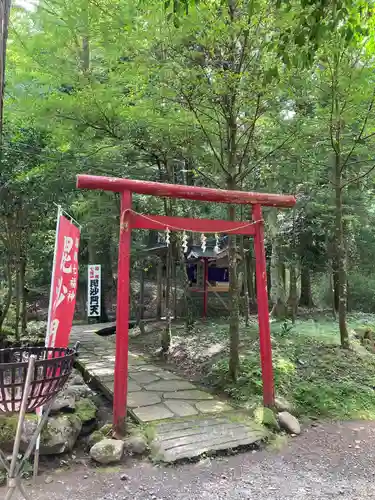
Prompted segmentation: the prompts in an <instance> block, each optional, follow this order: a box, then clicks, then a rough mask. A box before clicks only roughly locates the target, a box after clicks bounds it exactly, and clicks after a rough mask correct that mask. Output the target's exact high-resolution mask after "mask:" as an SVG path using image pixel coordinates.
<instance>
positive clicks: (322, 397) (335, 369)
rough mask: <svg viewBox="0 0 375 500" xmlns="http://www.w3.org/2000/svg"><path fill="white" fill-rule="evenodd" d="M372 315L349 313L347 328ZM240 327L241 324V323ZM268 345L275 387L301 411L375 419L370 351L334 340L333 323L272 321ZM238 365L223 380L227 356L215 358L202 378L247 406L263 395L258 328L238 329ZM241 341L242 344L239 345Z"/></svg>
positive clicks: (373, 359)
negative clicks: (366, 354) (235, 376)
mask: <svg viewBox="0 0 375 500" xmlns="http://www.w3.org/2000/svg"><path fill="white" fill-rule="evenodd" d="M373 320H374V318H373V317H371V318H370V317H369V316H364V315H359V316H353V317H351V321H350V327H352V328H355V327H358V325H361V324H362V325H363V324H366V325H368V324H373ZM241 329H242V330H243V327H241ZM271 330H272V347H273V364H274V375H275V387H276V392H277V394H279V395H282V396H284V397H285V398H286V399H287V400H289V401H290V402H291V403H293V404H294V405H295V407H296V409H297V412H298V414H299V415H300V416H308V417H320V418H335V419H375V392H374V388H375V356H374V357H372V356H369V357H366V358H364V357H361V356H360V355H359V354H358V353H356V352H355V351H353V350H349V351H346V350H343V349H341V347H340V346H339V345H338V327H337V324H336V323H334V322H333V321H332V320H330V319H325V318H323V319H320V320H319V321H314V320H306V321H298V322H297V323H296V325H295V326H294V327H293V328H290V325H288V324H286V325H285V324H284V325H283V324H282V323H273V324H272V325H271ZM245 337H246V342H245V344H246V346H244V347H245V348H243V349H242V351H241V352H242V354H241V370H240V374H239V377H238V381H237V383H235V384H234V383H232V382H230V381H229V380H228V376H227V374H228V361H227V359H220V360H219V361H217V362H216V363H214V364H213V365H212V367H211V369H210V371H209V373H208V376H207V381H208V383H210V385H212V386H214V387H215V388H216V389H217V390H220V391H224V392H226V393H227V394H228V395H229V396H230V397H231V398H233V399H234V400H236V401H237V402H239V403H240V404H242V405H243V406H245V407H247V408H252V407H254V406H255V405H256V404H259V403H260V401H261V399H262V380H261V369H260V359H259V342H258V328H257V326H256V324H253V325H251V327H250V328H249V327H248V328H247V329H246V334H245V332H244V331H242V332H241V339H242V342H244V338H245ZM243 345H244V344H243Z"/></svg>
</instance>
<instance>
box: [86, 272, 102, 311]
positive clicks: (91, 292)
mask: <svg viewBox="0 0 375 500" xmlns="http://www.w3.org/2000/svg"><path fill="white" fill-rule="evenodd" d="M87 282H88V290H87V315H88V316H89V317H99V316H100V292H101V266H100V264H92V265H89V266H88V277H87Z"/></svg>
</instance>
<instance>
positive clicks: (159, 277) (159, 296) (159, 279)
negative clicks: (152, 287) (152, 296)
mask: <svg viewBox="0 0 375 500" xmlns="http://www.w3.org/2000/svg"><path fill="white" fill-rule="evenodd" d="M156 287H157V290H156V318H157V319H160V318H161V314H162V302H163V261H162V260H161V259H159V260H158V264H157V268H156Z"/></svg>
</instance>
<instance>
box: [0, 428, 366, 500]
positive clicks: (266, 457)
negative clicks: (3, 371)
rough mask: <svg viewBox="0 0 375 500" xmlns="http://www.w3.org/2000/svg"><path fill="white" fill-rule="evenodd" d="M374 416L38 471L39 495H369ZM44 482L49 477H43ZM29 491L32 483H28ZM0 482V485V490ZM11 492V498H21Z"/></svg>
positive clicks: (116, 498) (52, 499)
mask: <svg viewBox="0 0 375 500" xmlns="http://www.w3.org/2000/svg"><path fill="white" fill-rule="evenodd" d="M374 450H375V422H346V423H325V424H319V425H317V426H316V427H311V428H308V429H305V430H304V431H303V433H302V435H301V436H300V437H297V438H290V440H289V441H288V443H287V444H285V445H284V447H283V448H282V449H281V450H279V451H277V450H271V449H268V450H264V451H260V452H256V453H252V452H248V453H242V454H237V455H233V456H226V457H217V458H203V459H202V460H201V461H200V462H199V463H195V464H192V463H190V464H185V465H178V466H174V467H158V466H154V465H152V464H151V463H150V462H147V461H145V462H131V461H129V463H128V464H126V465H124V466H122V467H121V468H107V469H93V468H91V467H84V466H80V467H79V468H78V469H75V470H71V471H65V472H60V473H55V474H54V475H52V476H51V477H48V478H46V476H42V477H41V478H40V479H39V484H38V485H37V486H36V487H35V488H33V491H32V495H31V498H32V499H38V500H66V499H69V500H125V499H126V500H128V499H132V500H172V499H173V500H198V499H199V500H245V499H246V500H250V499H257V500H271V499H273V500H274V499H283V500H289V499H290V500H292V499H297V500H302V499H303V500H307V499H309V500H311V499H312V500H314V499H316V500H318V499H320V500H321V499H323V500H324V499H334V498H340V499H344V500H360V499H364V500H365V499H370V498H372V499H373V498H374V497H375V481H374V476H375V452H374ZM47 483H48V484H47ZM30 493H31V490H30ZM4 495H5V490H2V489H0V498H4ZM19 498H20V497H18V496H17V495H15V496H14V497H13V499H17V500H18V499H19Z"/></svg>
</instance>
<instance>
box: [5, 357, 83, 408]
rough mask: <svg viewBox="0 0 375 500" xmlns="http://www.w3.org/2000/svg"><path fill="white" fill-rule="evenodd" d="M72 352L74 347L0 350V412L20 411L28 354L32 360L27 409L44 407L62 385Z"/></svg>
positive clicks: (68, 372)
mask: <svg viewBox="0 0 375 500" xmlns="http://www.w3.org/2000/svg"><path fill="white" fill-rule="evenodd" d="M75 354H76V350H75V349H63V348H47V347H20V348H14V349H0V412H2V413H6V414H12V413H18V412H19V411H20V407H21V402H22V397H23V395H24V391H25V382H26V375H27V370H28V366H29V357H30V356H31V355H34V356H35V358H36V359H35V367H34V372H33V377H32V382H31V388H30V392H29V395H28V399H27V408H26V411H27V412H31V411H33V410H35V409H36V408H38V407H41V406H44V405H45V404H46V403H48V401H50V400H51V399H52V398H53V397H54V396H56V395H57V393H58V392H59V391H60V390H61V389H62V388H63V386H64V385H65V383H66V381H67V379H68V377H69V375H70V374H71V372H72V369H73V364H74V360H75Z"/></svg>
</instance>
